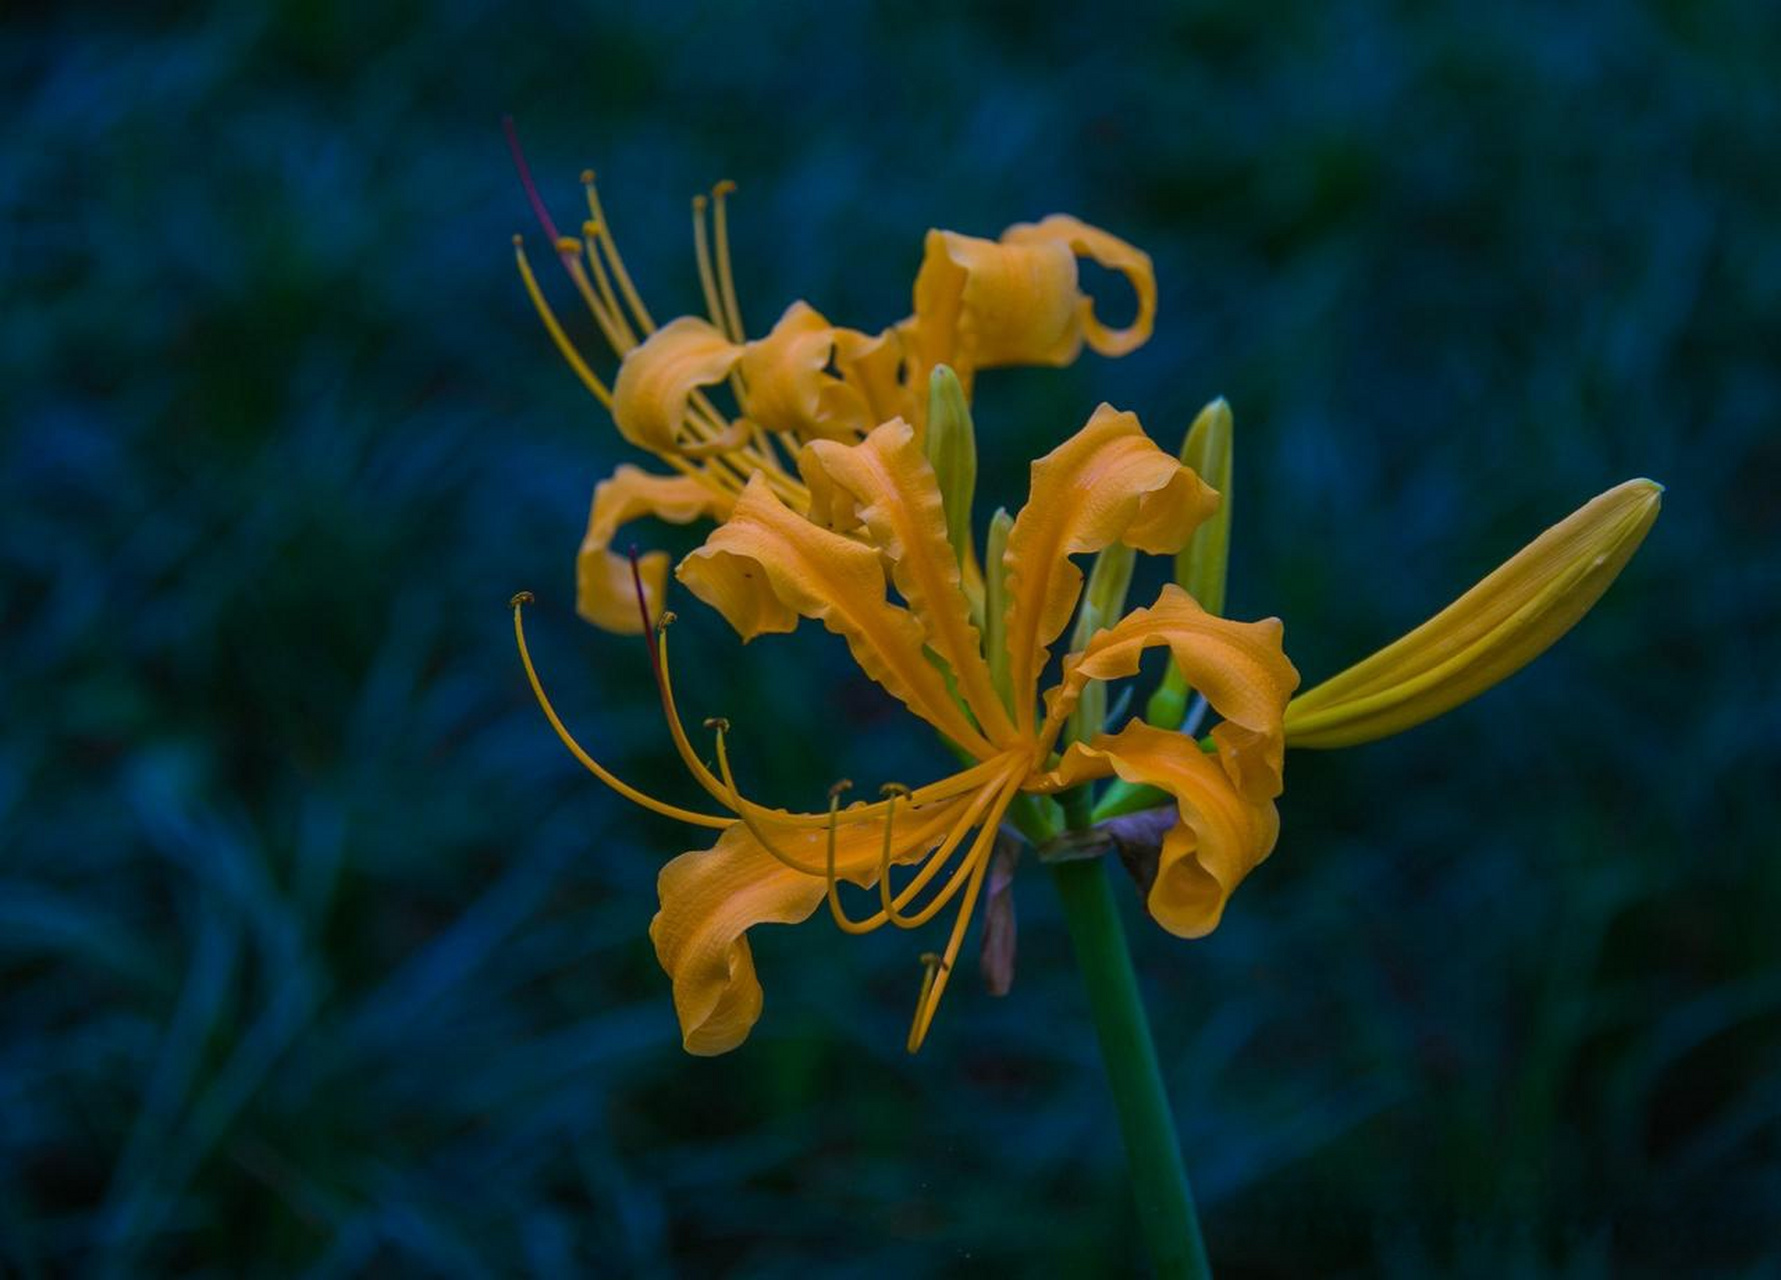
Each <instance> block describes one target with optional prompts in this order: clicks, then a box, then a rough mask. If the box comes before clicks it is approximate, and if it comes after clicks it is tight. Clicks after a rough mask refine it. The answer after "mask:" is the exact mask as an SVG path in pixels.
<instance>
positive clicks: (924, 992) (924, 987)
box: [905, 774, 1020, 1053]
mask: <svg viewBox="0 0 1781 1280" xmlns="http://www.w3.org/2000/svg"><path fill="white" fill-rule="evenodd" d="M1019 789H1020V776H1019V775H1018V774H1016V775H1014V777H1013V780H1012V781H1011V782H1010V783H1009V784H1008V786H1007V787H1006V788H1005V789H1004V790H1003V791H1002V793H1001V794H1000V795H998V796H997V797H996V801H995V804H994V805H993V806H992V807H991V810H990V813H989V814H988V815H987V816H986V817H985V818H984V821H983V827H982V829H981V830H980V831H979V832H978V833H977V841H976V843H975V844H973V845H972V846H971V852H970V853H969V854H967V855H966V856H965V862H964V864H963V865H965V866H969V867H970V868H971V883H970V884H969V885H967V886H966V888H965V900H964V903H963V904H962V905H961V906H960V907H959V914H958V919H957V920H955V921H954V922H953V926H952V935H951V936H950V937H949V938H947V940H946V951H945V953H944V954H943V955H942V956H941V957H940V963H939V965H938V966H937V967H935V968H931V969H930V970H929V972H930V973H931V974H932V978H931V980H930V979H929V978H927V977H924V978H923V980H922V984H921V995H920V996H918V997H917V999H916V1005H915V1019H914V1021H913V1022H912V1023H911V1024H910V1027H909V1040H908V1042H907V1044H906V1046H905V1047H906V1048H907V1049H908V1050H909V1052H910V1053H914V1052H916V1051H917V1050H919V1049H920V1048H921V1045H922V1041H924V1040H926V1039H927V1037H928V1028H929V1027H931V1026H933V1024H934V1014H935V1012H936V1011H938V1009H939V1008H940V997H941V996H943V995H945V994H946V983H947V981H948V980H949V979H950V978H951V976H952V968H953V961H955V960H957V959H958V954H959V947H960V946H961V945H962V944H963V943H964V940H965V930H966V929H967V928H968V927H969V926H970V923H971V917H972V916H973V915H974V914H975V913H976V910H977V901H978V898H979V897H980V896H981V894H982V891H983V879H984V875H985V873H987V872H988V870H989V864H990V860H991V859H990V854H991V853H992V852H993V850H994V849H995V843H996V836H997V834H998V832H999V828H1000V826H1001V822H1002V815H1003V814H1004V813H1006V812H1007V811H1008V806H1009V805H1010V804H1012V803H1013V801H1014V795H1015V792H1017V791H1018V790H1019Z"/></svg>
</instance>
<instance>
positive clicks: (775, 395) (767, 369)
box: [742, 302, 875, 440]
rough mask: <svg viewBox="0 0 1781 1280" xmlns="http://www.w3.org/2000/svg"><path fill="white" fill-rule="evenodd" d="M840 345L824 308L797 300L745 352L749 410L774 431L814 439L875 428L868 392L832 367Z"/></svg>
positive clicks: (842, 437)
mask: <svg viewBox="0 0 1781 1280" xmlns="http://www.w3.org/2000/svg"><path fill="white" fill-rule="evenodd" d="M835 345H836V330H835V328H834V326H832V325H831V324H830V323H829V322H828V321H827V320H825V319H824V318H823V317H822V314H821V313H820V312H818V311H817V310H816V309H815V308H814V307H812V306H810V305H809V304H808V303H805V302H794V303H792V305H791V306H790V307H788V308H786V312H785V314H784V315H783V316H781V317H780V318H779V323H778V324H776V325H774V326H773V331H772V332H771V333H769V334H768V335H767V336H766V337H765V338H761V339H759V340H757V341H755V342H751V343H749V344H748V347H747V349H746V351H745V352H744V354H743V356H742V380H743V383H744V384H745V385H746V386H747V388H748V416H749V417H750V418H752V419H753V420H754V421H756V422H758V423H759V424H760V425H761V426H763V427H766V428H767V429H768V430H770V431H789V432H791V433H793V434H794V435H797V436H800V437H802V438H804V439H811V440H857V439H858V438H859V437H860V436H861V435H863V434H864V433H865V432H867V431H869V430H871V428H872V427H873V426H874V425H875V424H874V423H873V422H872V421H870V420H869V419H870V410H869V408H868V406H867V403H866V398H865V397H864V396H863V395H862V394H861V393H860V392H859V390H858V389H856V388H855V387H853V386H850V385H849V384H848V383H847V382H845V381H843V380H842V379H841V378H839V377H837V376H835V375H834V374H832V373H830V372H829V362H830V360H831V359H832V358H833V356H834V354H835Z"/></svg>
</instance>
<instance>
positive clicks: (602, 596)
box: [575, 463, 730, 635]
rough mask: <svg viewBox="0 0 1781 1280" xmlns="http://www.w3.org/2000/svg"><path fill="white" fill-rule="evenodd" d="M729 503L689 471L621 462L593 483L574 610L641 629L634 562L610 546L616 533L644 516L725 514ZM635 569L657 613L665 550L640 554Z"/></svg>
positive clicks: (673, 519) (626, 631)
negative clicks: (657, 470)
mask: <svg viewBox="0 0 1781 1280" xmlns="http://www.w3.org/2000/svg"><path fill="white" fill-rule="evenodd" d="M729 506H730V502H729V499H728V498H727V497H726V496H725V495H724V494H722V493H721V492H720V491H718V490H716V489H714V488H713V487H711V486H708V485H706V484H703V483H701V482H700V481H698V480H696V479H694V478H693V477H691V476H658V475H651V474H650V473H649V472H647V471H644V470H642V469H640V468H638V467H634V466H631V465H630V464H629V463H626V464H625V465H623V466H621V467H619V468H618V469H617V470H616V471H614V472H613V473H612V475H611V476H609V477H608V478H606V479H605V480H602V481H601V482H600V483H599V484H598V485H596V486H595V487H594V502H593V506H592V507H591V508H590V509H589V511H588V520H587V532H586V533H585V534H584V535H582V539H581V550H580V551H579V552H578V553H577V554H576V556H575V608H576V611H577V612H578V613H580V614H581V616H582V617H584V618H586V619H587V620H588V621H589V622H591V623H593V624H594V625H595V626H596V627H601V628H603V629H605V630H607V631H615V632H618V633H620V634H622V635H634V634H636V633H637V632H638V631H640V630H642V627H643V622H642V618H641V616H640V615H639V613H638V609H637V590H636V586H635V584H633V582H632V581H631V562H630V560H629V559H628V558H627V557H625V556H621V555H615V554H614V553H613V552H612V551H611V550H610V549H609V548H610V547H611V546H612V539H613V535H614V534H615V533H616V532H617V531H618V529H619V527H620V526H621V525H624V524H626V523H627V522H629V521H631V520H635V519H637V518H638V517H640V516H654V517H656V518H657V519H658V520H666V521H668V522H669V523H670V524H688V523H691V522H692V521H694V520H697V519H699V518H700V517H702V516H712V517H716V518H722V516H723V515H724V514H725V513H726V512H727V511H728V510H729ZM637 569H638V572H639V574H640V575H641V577H642V579H643V594H644V598H645V599H646V600H647V601H648V602H649V611H650V615H651V616H652V617H653V616H654V615H655V614H657V613H659V612H660V611H661V605H662V593H663V589H664V587H665V586H666V585H667V581H668V554H667V552H665V551H651V552H648V553H646V554H645V555H643V556H641V557H639V559H638V561H637Z"/></svg>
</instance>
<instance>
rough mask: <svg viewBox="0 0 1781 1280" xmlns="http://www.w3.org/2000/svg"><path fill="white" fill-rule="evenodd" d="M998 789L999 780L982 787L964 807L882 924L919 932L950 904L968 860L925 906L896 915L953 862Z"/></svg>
mask: <svg viewBox="0 0 1781 1280" xmlns="http://www.w3.org/2000/svg"><path fill="white" fill-rule="evenodd" d="M1000 787H1001V783H1000V781H999V780H998V781H997V782H995V783H992V784H991V785H989V786H987V787H985V788H984V789H983V790H982V791H981V792H980V793H979V794H978V795H976V796H974V797H972V800H971V803H970V804H968V805H966V806H965V810H964V812H962V813H961V814H960V815H959V820H958V821H957V822H956V823H954V824H953V828H952V830H951V831H949V832H947V834H946V839H945V840H944V841H943V842H942V843H941V845H940V847H939V848H938V849H936V850H934V852H933V853H932V854H930V855H929V857H928V859H927V861H926V862H925V863H924V864H923V865H922V868H921V870H920V871H918V872H916V873H915V875H914V876H913V877H912V878H911V879H910V881H909V883H908V884H906V885H904V886H903V888H902V890H901V892H899V893H898V894H897V896H896V900H895V904H894V906H895V910H894V911H893V912H892V913H891V914H890V915H888V916H885V918H884V921H883V923H889V924H894V925H896V926H897V928H899V929H919V928H921V926H923V925H924V924H926V923H927V922H928V921H930V920H932V919H933V918H934V917H935V916H937V915H939V914H940V912H941V911H942V910H944V909H945V907H946V904H947V903H949V902H951V901H952V899H953V897H954V896H955V895H956V894H957V893H958V891H959V889H960V887H961V886H963V884H964V883H965V880H966V878H967V875H968V873H969V870H970V861H969V859H967V860H965V861H964V862H961V863H959V865H958V866H957V867H956V868H954V870H953V873H952V874H951V875H950V876H949V877H947V880H946V883H945V884H943V885H941V886H940V888H939V890H938V891H937V892H936V893H935V894H934V896H933V897H932V898H930V899H929V900H928V903H927V905H926V906H924V907H922V908H921V909H920V910H919V911H917V912H915V913H914V914H912V915H901V914H898V913H899V912H901V911H902V909H903V908H904V907H907V906H908V905H909V903H910V902H911V901H912V900H913V899H914V897H915V895H916V894H918V893H920V892H921V891H922V890H923V889H924V888H926V887H927V885H928V882H929V881H931V880H932V879H933V878H934V877H935V875H937V874H938V873H939V871H940V869H941V868H942V867H944V866H945V865H946V864H947V863H948V862H950V861H951V860H952V855H953V853H954V852H955V851H956V850H957V849H958V847H959V846H960V845H961V844H963V843H964V839H965V836H966V835H967V834H968V833H969V832H970V830H971V828H972V827H974V826H976V825H977V822H978V820H979V819H980V818H981V817H983V815H984V812H985V810H986V809H988V807H989V805H990V803H991V801H993V800H994V799H995V797H996V795H997V793H998V791H999V790H1000ZM880 914H881V915H882V914H883V913H882V912H881V913H880Z"/></svg>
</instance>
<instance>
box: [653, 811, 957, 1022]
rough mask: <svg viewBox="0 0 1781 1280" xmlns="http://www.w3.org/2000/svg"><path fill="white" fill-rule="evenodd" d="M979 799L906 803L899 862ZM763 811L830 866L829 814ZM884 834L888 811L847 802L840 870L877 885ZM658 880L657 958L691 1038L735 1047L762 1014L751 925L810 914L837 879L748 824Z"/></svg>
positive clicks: (896, 834)
mask: <svg viewBox="0 0 1781 1280" xmlns="http://www.w3.org/2000/svg"><path fill="white" fill-rule="evenodd" d="M974 799H975V797H974V795H973V794H971V793H967V794H965V795H962V796H958V797H956V798H954V799H951V800H944V801H939V802H936V803H932V804H928V805H921V806H916V805H913V804H910V805H905V806H902V807H901V808H899V810H898V813H897V819H896V822H895V823H894V825H893V828H892V831H893V838H892V847H891V861H892V862H893V863H897V864H903V863H908V862H912V861H915V860H917V859H919V858H921V857H923V856H925V855H926V854H927V853H929V852H930V851H931V850H933V849H934V847H935V846H936V845H938V844H939V843H940V842H941V840H942V839H944V838H945V835H946V833H947V831H948V829H949V828H950V827H951V826H952V824H953V823H954V821H955V820H957V818H958V817H959V815H960V813H961V811H962V810H963V808H964V807H965V806H966V805H968V804H971V803H973V802H974ZM855 808H856V809H864V808H865V806H856V807H855ZM850 815H852V816H850ZM779 819H790V821H782V820H779ZM757 820H758V822H759V823H760V824H761V825H762V826H763V829H764V831H765V834H766V835H767V837H768V839H770V840H771V841H772V842H773V844H774V845H775V846H776V847H777V848H779V849H780V850H781V851H782V852H784V853H787V854H789V855H791V856H792V857H794V858H797V859H798V860H799V861H801V862H805V863H809V864H813V865H817V866H821V865H823V863H824V861H825V859H826V858H827V851H828V827H827V824H826V823H823V822H821V821H820V820H818V819H816V818H815V817H814V815H786V814H777V815H776V814H774V813H762V814H760V815H758V819H757ZM883 841H884V822H883V820H882V818H880V817H877V816H875V815H871V814H859V813H856V812H855V811H854V810H842V812H841V814H840V820H839V822H838V824H837V827H836V841H835V872H836V875H837V877H838V878H841V879H845V880H848V881H850V882H852V883H854V884H857V885H860V886H863V887H870V886H872V885H873V884H876V883H877V879H878V865H879V862H880V861H881V859H882V857H883V849H884V845H883ZM656 887H657V892H658V894H659V896H660V898H661V910H660V911H658V912H657V913H656V916H655V919H654V920H653V921H651V922H650V926H649V936H650V940H651V941H652V942H654V943H655V949H656V958H657V959H658V960H660V962H661V965H662V968H663V969H664V970H666V971H667V973H668V976H669V978H670V979H672V980H673V983H674V1011H675V1013H676V1014H678V1015H679V1018H680V1033H681V1039H682V1043H683V1044H684V1045H685V1046H686V1050H687V1052H688V1053H695V1054H701V1055H709V1054H718V1053H727V1052H728V1051H729V1050H731V1049H734V1048H735V1047H736V1046H737V1045H739V1044H741V1043H742V1041H743V1040H744V1039H746V1038H747V1036H748V1032H749V1029H750V1028H751V1027H753V1026H754V1024H755V1020H756V1019H758V1018H759V1017H760V1015H761V984H760V981H759V980H758V979H757V978H756V977H755V970H754V958H753V956H752V955H751V953H750V951H749V946H748V938H747V931H748V930H749V929H751V928H753V927H754V926H755V925H759V924H796V923H798V922H799V921H802V920H805V919H808V918H809V916H810V913H811V912H813V911H815V910H816V908H817V907H818V906H819V905H821V903H822V901H823V897H824V895H825V893H826V891H827V887H828V885H827V881H826V880H825V879H824V878H823V877H821V876H812V875H805V874H803V873H802V872H800V871H796V870H794V869H792V868H791V867H788V866H786V865H785V864H784V863H782V862H780V861H779V860H778V859H776V858H774V857H773V856H772V854H770V853H768V852H767V851H766V850H765V849H764V848H762V847H761V845H760V843H759V841H757V840H756V839H755V837H754V836H753V835H751V834H750V833H749V831H748V830H747V828H746V827H744V826H742V825H741V824H740V823H739V824H737V825H736V826H734V827H731V828H729V829H728V830H726V831H725V832H724V833H723V835H722V836H721V837H719V839H718V842H717V843H716V844H715V845H714V846H712V847H711V848H710V849H701V850H698V851H696V852H693V853H683V854H681V855H680V856H679V857H678V858H675V859H674V860H673V861H671V862H669V863H668V864H667V865H666V866H665V867H663V868H662V872H661V875H660V877H659V878H658V880H657V886H656Z"/></svg>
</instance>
